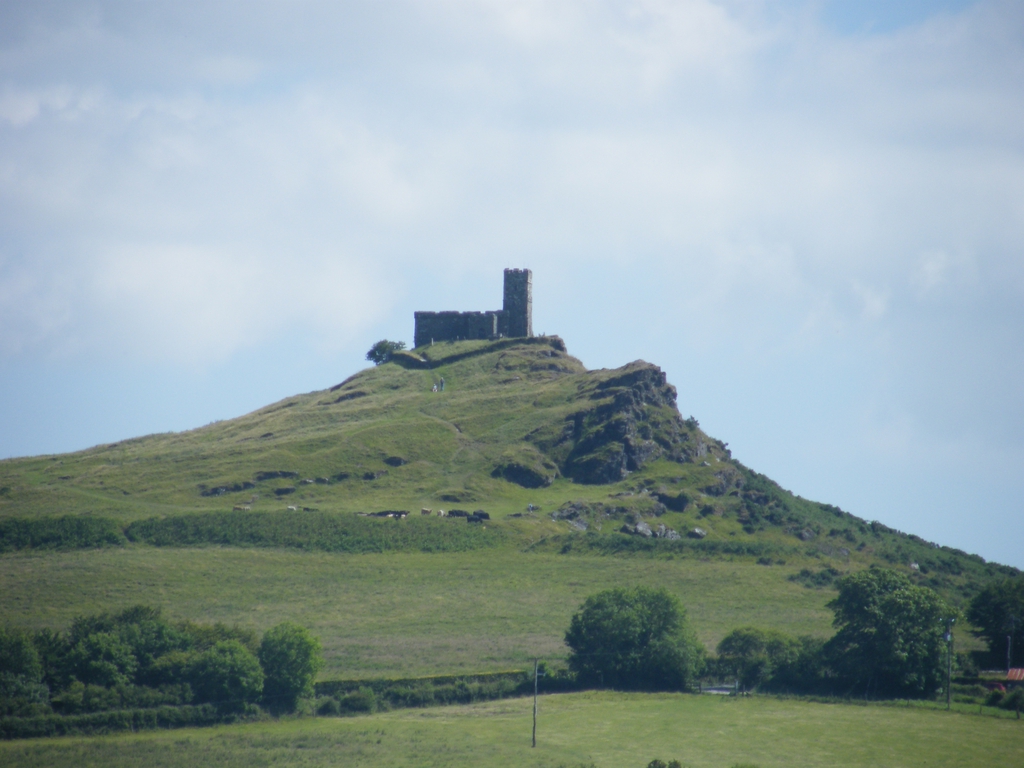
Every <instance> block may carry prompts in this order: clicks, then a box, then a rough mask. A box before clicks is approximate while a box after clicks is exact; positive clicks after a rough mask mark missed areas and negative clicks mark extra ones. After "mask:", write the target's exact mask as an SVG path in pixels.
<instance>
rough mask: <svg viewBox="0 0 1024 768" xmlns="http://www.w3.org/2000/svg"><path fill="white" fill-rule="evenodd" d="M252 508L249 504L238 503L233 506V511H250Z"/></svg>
mask: <svg viewBox="0 0 1024 768" xmlns="http://www.w3.org/2000/svg"><path fill="white" fill-rule="evenodd" d="M251 510H252V507H250V506H249V505H248V504H236V505H235V506H233V507H232V508H231V511H232V512H250V511H251Z"/></svg>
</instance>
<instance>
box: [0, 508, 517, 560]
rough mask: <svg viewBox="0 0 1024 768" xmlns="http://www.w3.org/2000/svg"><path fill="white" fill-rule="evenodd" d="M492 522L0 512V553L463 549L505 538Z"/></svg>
mask: <svg viewBox="0 0 1024 768" xmlns="http://www.w3.org/2000/svg"><path fill="white" fill-rule="evenodd" d="M502 538H503V536H502V533H501V532H500V531H499V530H497V529H495V528H493V527H485V526H477V525H466V524H465V522H464V521H460V520H438V519H436V518H431V519H421V518H420V517H418V516H417V517H409V518H406V519H403V520H395V519H391V518H374V517H362V516H360V515H353V514H350V513H328V512H298V511H291V510H288V511H282V512H244V511H239V512H206V513H196V514H183V515H171V516H168V517H152V518H148V519H146V520H139V521H136V522H134V523H131V524H129V525H127V526H124V527H122V524H121V523H119V522H118V521H117V520H114V519H111V518H103V517H86V516H74V515H68V516H64V517H52V518H46V517H40V518H16V517H9V518H3V519H0V552H9V551H12V550H19V549H86V548H93V547H103V546H123V545H124V544H125V543H126V542H128V541H132V542H139V543H144V544H150V545H152V546H157V547H194V546H202V545H207V544H214V545H221V546H238V547H291V548H296V549H306V550H320V551H326V552H347V553H361V552H393V551H420V552H458V551H465V550H470V549H478V548H480V547H487V546H493V545H495V544H497V543H498V542H500V541H501V540H502Z"/></svg>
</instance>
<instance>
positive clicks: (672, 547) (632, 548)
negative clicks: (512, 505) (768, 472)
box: [549, 534, 803, 557]
mask: <svg viewBox="0 0 1024 768" xmlns="http://www.w3.org/2000/svg"><path fill="white" fill-rule="evenodd" d="M549 542H550V543H551V544H557V543H560V544H561V548H560V550H559V551H560V552H561V553H562V554H569V553H570V552H574V551H579V552H597V553H600V554H604V555H620V554H669V553H671V554H680V555H685V554H701V555H748V556H753V557H762V556H765V555H796V554H802V553H803V550H801V549H800V548H799V547H793V546H786V545H784V544H775V543H772V542H764V541H706V540H701V539H655V538H649V539H648V538H645V537H643V536H622V535H619V534H612V535H602V534H570V535H568V536H562V537H553V538H552V539H551V540H549Z"/></svg>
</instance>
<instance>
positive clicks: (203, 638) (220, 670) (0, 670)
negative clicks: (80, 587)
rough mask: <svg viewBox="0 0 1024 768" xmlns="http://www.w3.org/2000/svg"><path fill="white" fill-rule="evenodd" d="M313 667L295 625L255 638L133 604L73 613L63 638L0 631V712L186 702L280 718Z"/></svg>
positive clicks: (307, 683)
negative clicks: (118, 609)
mask: <svg viewBox="0 0 1024 768" xmlns="http://www.w3.org/2000/svg"><path fill="white" fill-rule="evenodd" d="M322 666H323V653H322V650H321V647H320V642H319V640H317V638H315V637H314V636H313V635H311V634H310V632H309V631H308V630H307V629H305V628H304V627H301V626H299V625H297V624H293V623H291V622H284V623H281V624H278V625H277V626H275V627H272V628H271V629H269V630H267V632H265V633H264V634H263V636H262V637H258V636H257V634H256V633H255V632H253V631H252V630H249V629H245V628H241V627H235V626H227V625H224V624H220V623H217V624H199V623H195V622H190V621H184V622H177V623H174V622H171V621H169V620H167V619H166V618H165V617H164V616H163V615H162V614H161V612H160V610H159V609H156V608H151V607H149V606H142V605H139V606H134V607H131V608H127V609H125V610H123V611H121V612H119V613H100V614H95V615H91V616H81V617H78V618H76V619H75V620H74V621H72V623H71V626H70V627H69V628H68V629H67V631H65V632H54V631H52V630H49V629H43V630H40V631H38V632H27V631H24V630H19V629H0V716H7V717H10V716H15V717H39V716H45V715H52V714H56V715H81V714H85V713H91V712H102V711H108V710H129V709H147V708H153V707H168V706H172V707H173V706H186V705H210V706H212V707H213V708H214V709H215V710H216V712H218V713H222V714H226V713H247V712H249V713H251V712H255V711H256V708H257V707H260V706H262V707H263V708H265V709H267V710H269V711H271V712H287V711H291V710H293V709H294V708H295V706H296V704H297V702H298V700H299V699H300V698H301V697H303V696H307V695H310V694H311V693H312V684H313V679H314V678H315V677H316V674H317V672H319V670H320V669H321V668H322Z"/></svg>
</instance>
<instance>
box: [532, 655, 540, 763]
mask: <svg viewBox="0 0 1024 768" xmlns="http://www.w3.org/2000/svg"><path fill="white" fill-rule="evenodd" d="M539 666H540V659H534V660H533V746H535V747H536V746H537V672H538V667H539Z"/></svg>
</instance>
